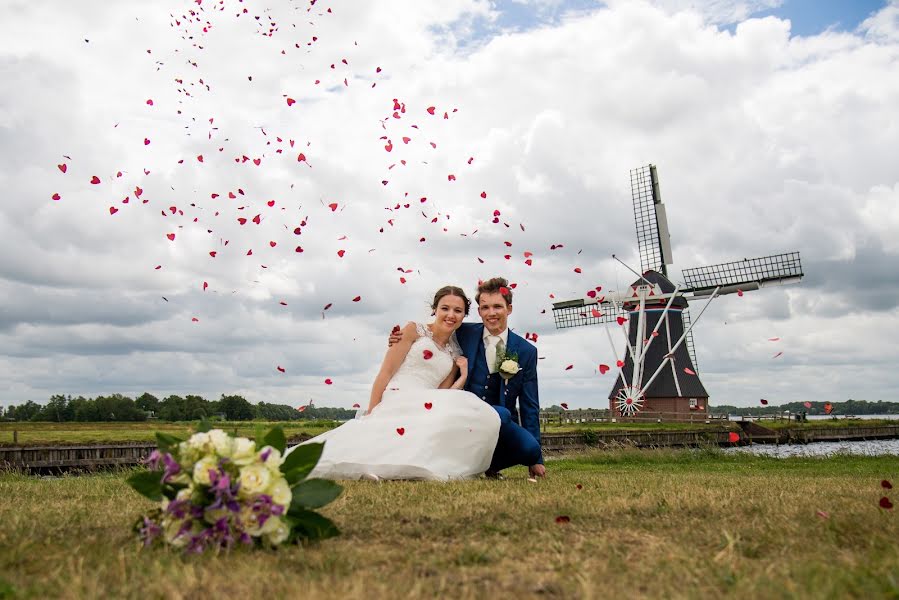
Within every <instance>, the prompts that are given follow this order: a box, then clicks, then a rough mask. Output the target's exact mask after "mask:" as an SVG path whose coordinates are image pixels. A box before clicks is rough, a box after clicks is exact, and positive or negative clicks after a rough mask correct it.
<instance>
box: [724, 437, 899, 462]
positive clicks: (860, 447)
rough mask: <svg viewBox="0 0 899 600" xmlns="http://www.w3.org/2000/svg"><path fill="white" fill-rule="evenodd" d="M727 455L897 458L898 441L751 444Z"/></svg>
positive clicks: (730, 450) (898, 453) (731, 450)
mask: <svg viewBox="0 0 899 600" xmlns="http://www.w3.org/2000/svg"><path fill="white" fill-rule="evenodd" d="M724 452H727V453H734V452H738V453H749V454H756V455H759V456H773V457H775V458H787V457H790V456H833V455H834V454H855V455H863V456H879V455H883V454H891V455H895V456H899V440H865V441H845V442H813V443H811V444H779V445H778V444H751V445H749V446H735V447H733V448H725V449H724Z"/></svg>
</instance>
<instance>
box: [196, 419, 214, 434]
mask: <svg viewBox="0 0 899 600" xmlns="http://www.w3.org/2000/svg"><path fill="white" fill-rule="evenodd" d="M210 429H212V423H210V422H209V421H208V420H207V419H201V420H200V422H199V423H197V433H206V432H207V431H209V430H210Z"/></svg>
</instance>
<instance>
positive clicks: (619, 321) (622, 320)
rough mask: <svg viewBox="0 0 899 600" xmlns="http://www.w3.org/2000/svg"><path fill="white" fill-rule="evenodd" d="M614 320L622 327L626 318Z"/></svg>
mask: <svg viewBox="0 0 899 600" xmlns="http://www.w3.org/2000/svg"><path fill="white" fill-rule="evenodd" d="M615 320H616V321H618V324H619V325H624V323H625V321H627V317H618V318H617V319H615Z"/></svg>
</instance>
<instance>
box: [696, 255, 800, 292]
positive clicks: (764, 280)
mask: <svg viewBox="0 0 899 600" xmlns="http://www.w3.org/2000/svg"><path fill="white" fill-rule="evenodd" d="M802 276H803V273H802V261H801V260H800V258H799V253H798V252H786V253H784V254H773V255H771V256H762V257H760V258H744V259H743V260H738V261H734V262H729V263H721V264H718V265H709V266H707V267H697V268H695V269H684V270H683V277H684V283H686V285H687V288H688V289H687V290H685V291H692V292H693V295H694V296H702V295H704V294H708V293H710V292H711V291H712V290H714V289H715V288H721V289H720V290H719V292H718V293H719V294H728V293H733V292H738V291H741V290H742V291H747V290H750V289H752V290H754V289H758V288H762V287H768V286H772V285H783V284H786V283H794V282H796V281H799V280H800V279H802Z"/></svg>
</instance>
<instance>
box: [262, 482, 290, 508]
mask: <svg viewBox="0 0 899 600" xmlns="http://www.w3.org/2000/svg"><path fill="white" fill-rule="evenodd" d="M266 493H267V494H268V495H269V496H271V497H272V502H274V503H275V504H280V505H281V506H283V507H284V508H287V507H288V506H290V501H291V500H292V499H293V492H292V491H290V486H289V485H288V484H287V480H286V479H284V478H283V477H280V478H278V479H275V481H274V482H272V485H271V486H269V488H268V491H267V492H266Z"/></svg>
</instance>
